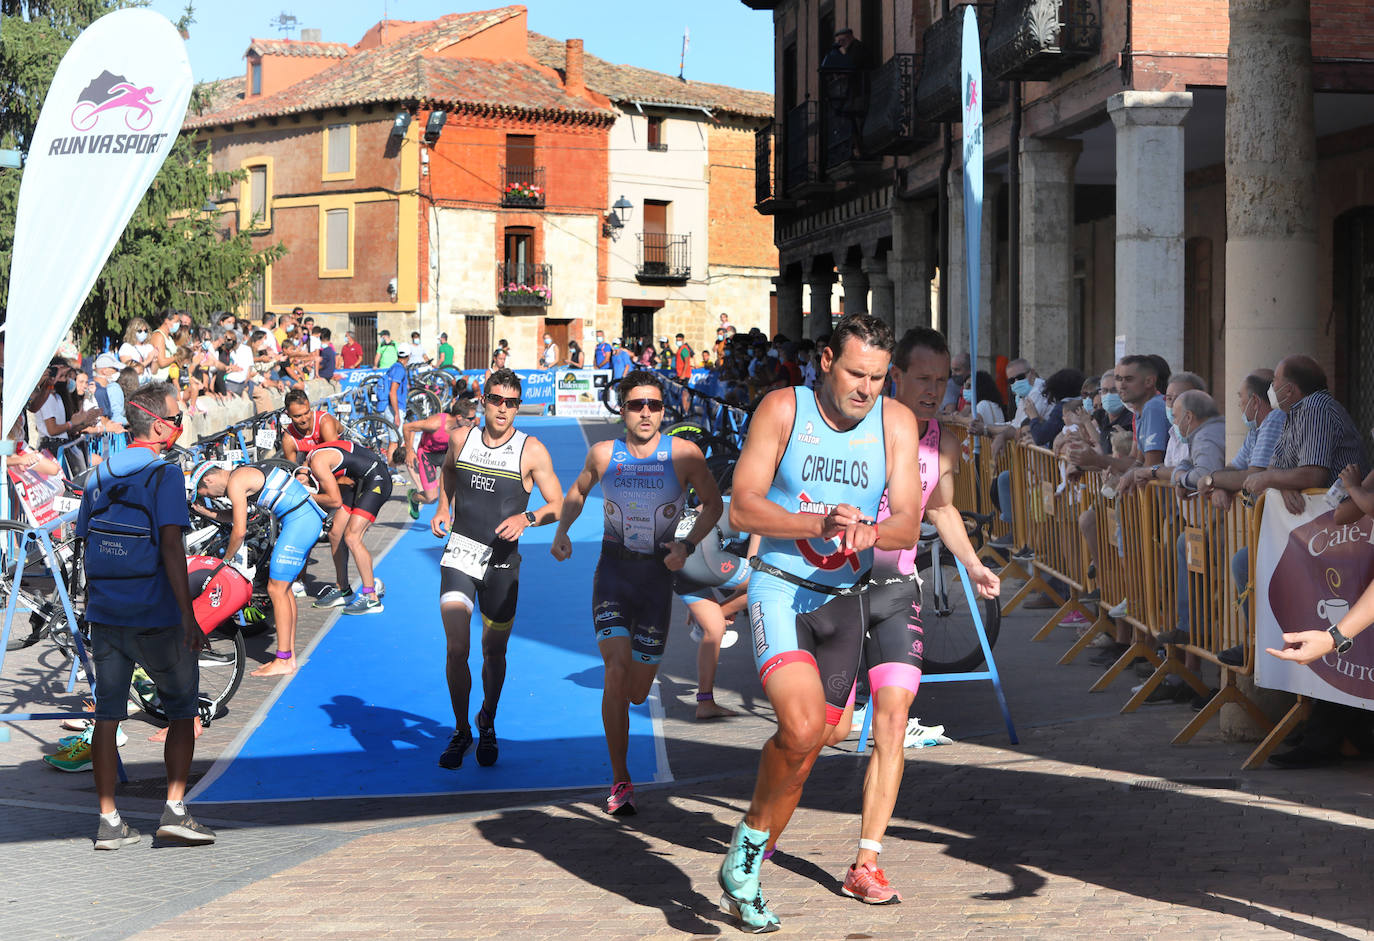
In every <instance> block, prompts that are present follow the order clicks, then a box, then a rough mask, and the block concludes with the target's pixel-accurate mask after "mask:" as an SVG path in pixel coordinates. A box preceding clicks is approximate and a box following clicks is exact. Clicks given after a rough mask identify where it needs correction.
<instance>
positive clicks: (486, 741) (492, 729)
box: [477, 712, 499, 768]
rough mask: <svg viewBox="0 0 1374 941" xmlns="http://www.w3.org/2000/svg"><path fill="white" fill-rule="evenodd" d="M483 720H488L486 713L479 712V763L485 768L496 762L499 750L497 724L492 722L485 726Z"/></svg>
mask: <svg viewBox="0 0 1374 941" xmlns="http://www.w3.org/2000/svg"><path fill="white" fill-rule="evenodd" d="M483 722H487V717H486V714H485V713H481V712H479V713H477V763H478V764H479V765H481V766H482V767H483V768H490V767H491V766H492V765H494V764H496V756H497V754H498V751H499V749H497V747H496V724H495V723H494V722H492V723H488V724H487V725H486V726H485V727H484V726H483V725H482V723H483Z"/></svg>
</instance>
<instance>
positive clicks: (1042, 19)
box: [985, 0, 1102, 82]
mask: <svg viewBox="0 0 1374 941" xmlns="http://www.w3.org/2000/svg"><path fill="white" fill-rule="evenodd" d="M1101 46H1102V19H1101V16H1100V15H1099V6H1098V0H997V4H996V7H995V8H994V10H993V14H992V29H991V30H990V31H989V32H988V38H987V42H986V43H985V49H986V51H985V58H986V60H987V71H988V76H989V77H991V78H997V79H1003V80H1006V81H1021V82H1043V81H1048V80H1049V79H1052V78H1055V77H1056V76H1059V75H1062V74H1063V73H1064V72H1066V71H1068V70H1069V69H1070V68H1072V67H1073V66H1074V65H1076V64H1077V63H1079V62H1083V61H1085V60H1087V59H1090V58H1092V57H1093V56H1095V55H1097V53H1098V50H1099V49H1100V48H1101Z"/></svg>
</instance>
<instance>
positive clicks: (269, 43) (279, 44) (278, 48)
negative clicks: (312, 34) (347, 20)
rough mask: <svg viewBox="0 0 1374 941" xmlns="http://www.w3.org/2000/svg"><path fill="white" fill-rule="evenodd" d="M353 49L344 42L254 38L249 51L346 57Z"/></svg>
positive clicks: (261, 54) (273, 54)
mask: <svg viewBox="0 0 1374 941" xmlns="http://www.w3.org/2000/svg"><path fill="white" fill-rule="evenodd" d="M351 51H352V49H351V47H350V46H349V45H348V44H347V43H342V42H303V41H301V40H299V39H253V40H250V41H249V43H248V52H249V53H252V54H254V55H260V56H320V57H324V58H328V59H343V58H346V57H347V56H348V54H349V52H351Z"/></svg>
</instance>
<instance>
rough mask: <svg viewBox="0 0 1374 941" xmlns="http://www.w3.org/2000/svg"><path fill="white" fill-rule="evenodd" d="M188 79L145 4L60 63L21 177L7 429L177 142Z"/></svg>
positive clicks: (177, 47) (172, 32)
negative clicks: (144, 6)
mask: <svg viewBox="0 0 1374 941" xmlns="http://www.w3.org/2000/svg"><path fill="white" fill-rule="evenodd" d="M191 85H192V81H191V64H190V62H189V61H188V60H187V58H186V46H185V44H184V43H183V42H182V40H181V37H180V36H179V35H177V31H176V28H175V27H173V26H172V24H171V23H169V22H168V21H167V19H166V18H165V17H164V16H162V15H161V14H159V13H154V12H153V11H151V10H147V9H127V10H116V11H115V12H113V13H110V14H107V15H105V16H102V17H101V18H100V19H98V20H96V21H95V22H94V23H92V24H91V25H90V27H89V28H87V29H86V30H85V31H84V32H82V33H81V35H80V36H78V37H77V38H76V41H75V42H74V43H72V45H71V48H70V49H68V50H67V54H66V55H65V56H63V57H62V61H61V63H59V64H58V67H57V74H56V75H55V76H54V77H53V82H52V85H51V87H50V88H49V89H48V95H47V97H46V98H45V99H44V101H43V109H42V111H40V112H39V116H38V125H37V127H36V128H35V129H34V134H33V140H32V141H31V142H30V144H29V156H28V162H27V164H26V165H25V167H24V176H23V179H22V181H21V182H20V185H19V206H18V210H17V212H16V214H15V223H14V254H13V259H12V262H11V265H10V293H9V298H8V300H7V302H6V305H7V306H6V331H7V332H6V345H5V350H6V352H5V382H4V395H3V404H4V417H3V423H4V427H6V428H9V427H11V426H12V425H13V424H14V421H15V419H16V418H18V417H19V410H20V409H22V408H23V407H24V403H25V401H27V399H28V397H29V393H30V392H32V391H33V388H34V386H36V385H37V384H38V379H39V376H40V374H41V373H42V372H43V369H44V367H46V366H47V364H48V361H49V360H50V359H51V358H52V354H53V353H54V352H55V351H56V350H57V344H58V343H59V342H60V341H61V339H62V337H63V336H64V335H65V334H66V332H67V330H68V328H69V327H71V324H72V321H73V320H74V319H75V318H76V312H77V310H78V309H79V308H80V306H81V303H82V302H83V301H84V300H85V299H86V295H88V294H89V293H90V290H91V286H92V285H93V284H95V279H96V276H97V275H99V273H100V269H101V267H102V266H103V265H104V264H105V260H106V259H107V258H108V257H109V255H110V250H111V249H113V248H114V244H115V242H116V241H117V240H118V239H119V236H120V235H121V234H122V233H123V231H124V227H125V225H127V224H128V222H129V217H130V216H132V215H133V212H134V209H136V208H137V207H138V204H139V201H140V200H141V199H142V198H143V194H144V193H145V192H146V191H147V189H148V185H149V184H150V183H152V181H153V177H154V176H156V175H157V171H158V169H159V168H160V167H161V166H162V161H163V160H164V159H166V157H167V154H168V152H169V151H170V150H171V149H172V144H173V143H174V142H175V140H176V135H177V133H178V132H179V131H180V129H181V122H182V118H183V117H185V115H186V103H187V101H188V100H189V99H190V96H191Z"/></svg>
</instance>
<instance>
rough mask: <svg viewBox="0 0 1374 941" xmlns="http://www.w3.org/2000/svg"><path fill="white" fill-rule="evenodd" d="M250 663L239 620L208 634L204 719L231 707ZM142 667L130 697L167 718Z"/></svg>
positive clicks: (202, 680)
mask: <svg viewBox="0 0 1374 941" xmlns="http://www.w3.org/2000/svg"><path fill="white" fill-rule="evenodd" d="M247 666H248V649H247V647H246V645H245V644H244V642H243V634H242V633H241V632H240V631H239V629H238V625H237V624H232V623H231V624H230V625H229V626H228V627H222V628H217V629H216V630H214V631H211V632H210V634H209V635H208V636H206V638H205V647H204V649H203V650H202V651H201V653H200V721H201V724H202V725H207V726H208V725H209V724H210V723H211V722H213V721H214V720H215V719H218V718H220V717H221V716H223V715H224V714H225V713H226V712H227V711H228V704H229V700H230V699H232V698H234V693H236V692H238V689H239V684H240V683H242V682H243V675H244V673H245V672H246V670H247ZM146 677H147V674H144V673H143V671H142V670H138V671H136V672H135V673H134V681H133V683H132V684H130V687H129V698H130V699H132V700H133V701H134V702H136V703H138V704H139V705H140V706H141V707H142V708H143V711H144V712H145V713H147V714H148V715H149V716H151V717H152V718H154V719H158V720H160V721H163V722H165V721H167V713H166V712H165V711H164V710H163V708H162V699H161V697H160V696H159V695H158V693H157V688H156V687H155V686H154V685H153V684H152V682H151V681H150V680H148V679H147V678H146Z"/></svg>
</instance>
